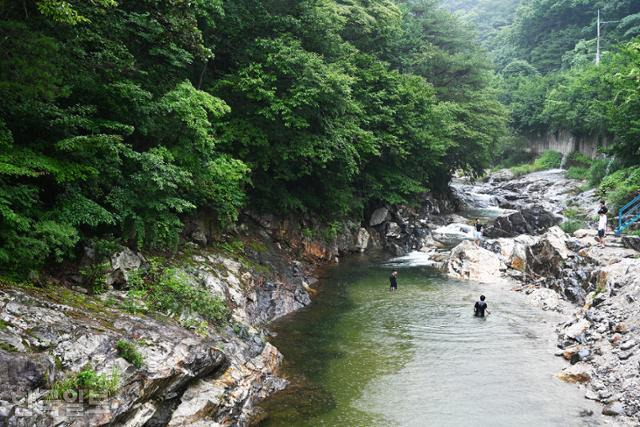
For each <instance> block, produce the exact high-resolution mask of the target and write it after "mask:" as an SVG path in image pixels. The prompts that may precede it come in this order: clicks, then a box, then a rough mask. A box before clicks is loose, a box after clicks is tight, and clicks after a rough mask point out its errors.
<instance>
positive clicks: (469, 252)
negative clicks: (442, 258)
mask: <svg viewBox="0 0 640 427" xmlns="http://www.w3.org/2000/svg"><path fill="white" fill-rule="evenodd" d="M501 269H502V262H501V261H500V258H499V257H498V255H497V254H495V253H493V252H491V251H488V250H486V249H484V248H481V247H480V246H478V245H476V244H475V243H474V242H472V241H469V240H466V241H464V242H462V243H460V244H459V245H458V246H456V247H455V248H453V250H452V251H451V254H450V255H449V259H448V261H447V264H446V271H447V273H448V274H449V275H450V276H452V277H455V278H458V279H469V280H477V281H479V282H495V281H498V280H501V279H500V271H501Z"/></svg>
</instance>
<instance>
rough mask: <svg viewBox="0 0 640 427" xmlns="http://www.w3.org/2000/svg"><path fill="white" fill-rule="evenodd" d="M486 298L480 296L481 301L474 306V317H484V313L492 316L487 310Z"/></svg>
mask: <svg viewBox="0 0 640 427" xmlns="http://www.w3.org/2000/svg"><path fill="white" fill-rule="evenodd" d="M485 299H486V298H485V296H484V295H480V301H476V305H474V306H473V315H474V316H476V317H484V313H485V312H486V313H487V314H491V313H490V312H489V310H487V303H486V302H485V301H484V300H485Z"/></svg>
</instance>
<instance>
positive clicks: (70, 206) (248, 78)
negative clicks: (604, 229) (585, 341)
mask: <svg viewBox="0 0 640 427" xmlns="http://www.w3.org/2000/svg"><path fill="white" fill-rule="evenodd" d="M598 9H600V10H601V13H602V16H603V17H604V19H606V20H607V21H616V22H615V23H612V24H607V25H606V26H604V27H603V34H604V35H603V43H602V50H603V55H602V61H601V63H600V64H599V65H595V64H594V57H595V34H596V28H595V27H596V23H595V22H596V21H595V20H596V16H597V10H598ZM0 35H1V39H0V40H1V41H0V43H1V44H2V50H3V52H5V55H3V56H2V57H0V99H2V103H1V105H0V271H2V272H3V274H19V275H25V274H28V273H32V272H37V271H39V270H40V269H42V268H44V267H47V266H50V265H53V264H56V263H59V262H62V261H64V260H70V259H73V258H74V257H76V256H78V254H79V253H80V251H81V250H82V248H83V247H86V246H91V247H94V248H96V249H98V248H101V247H109V245H113V244H119V243H122V244H126V245H128V246H130V247H132V248H136V249H147V250H157V251H172V250H175V248H176V247H177V245H178V243H179V238H180V233H181V231H182V228H183V224H184V220H185V218H186V217H187V216H188V215H191V214H194V213H195V212H198V211H207V212H211V214H212V215H214V216H215V217H216V219H217V222H218V223H219V226H220V228H221V229H224V228H225V227H228V226H230V225H232V224H234V222H235V221H237V219H238V215H239V213H240V212H241V211H243V210H245V209H250V210H254V211H258V212H273V213H278V214H300V215H313V216H315V217H318V218H322V219H325V220H327V221H329V220H335V219H343V218H356V219H358V220H359V219H360V218H362V217H363V215H364V213H365V212H367V211H368V210H370V209H371V208H372V207H376V206H379V205H381V204H403V203H407V204H410V203H412V202H413V201H414V200H415V198H416V195H418V194H421V193H423V192H425V191H435V192H438V191H441V192H442V191H446V188H447V185H448V183H449V180H450V178H451V176H452V175H453V174H454V173H455V172H456V171H463V172H465V173H467V174H469V175H472V176H478V175H481V174H482V173H483V171H484V170H486V169H487V168H489V167H491V166H495V165H497V164H500V163H503V165H506V166H509V165H511V164H515V163H516V162H518V161H520V160H522V158H523V157H522V153H524V152H525V148H526V147H525V146H524V145H526V140H527V136H528V135H531V134H537V133H538V134H539V133H542V132H547V131H549V130H554V129H566V130H568V131H571V132H573V133H575V134H577V135H580V134H598V133H602V134H607V135H612V137H613V140H614V143H613V144H612V145H611V146H610V147H607V149H606V150H607V152H606V153H603V154H607V155H608V156H609V158H608V159H603V160H598V161H596V162H592V164H590V165H585V166H584V167H583V169H584V171H583V172H584V175H585V176H593V179H591V181H593V185H599V184H600V181H602V179H603V178H604V175H605V174H606V173H610V174H611V176H613V178H605V181H604V182H605V183H606V182H608V183H609V185H610V189H611V190H612V191H618V189H619V188H623V190H621V191H622V193H624V194H622V193H621V194H619V195H618V198H619V199H620V200H622V199H624V197H627V196H628V195H629V194H630V193H631V192H632V191H633V190H635V189H637V188H638V186H640V168H639V167H638V165H639V164H640V97H639V93H640V39H638V38H637V36H639V35H640V2H637V1H634V0H614V1H605V0H533V1H521V0H466V1H465V0H449V1H439V0H403V1H400V0H233V1H225V0H191V1H186V0H130V1H126V2H125V1H117V0H92V1H80V0H22V1H13V2H3V3H2V6H1V8H0ZM612 156H615V157H614V158H615V162H614V163H615V164H614V167H613V168H610V167H608V166H610V165H609V163H611V161H610V159H611V158H613V157H612ZM603 162H605V163H607V165H606V166H604V163H603ZM587 166H588V167H587ZM607 169H608V170H607Z"/></svg>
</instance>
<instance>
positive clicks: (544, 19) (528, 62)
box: [446, 0, 640, 207]
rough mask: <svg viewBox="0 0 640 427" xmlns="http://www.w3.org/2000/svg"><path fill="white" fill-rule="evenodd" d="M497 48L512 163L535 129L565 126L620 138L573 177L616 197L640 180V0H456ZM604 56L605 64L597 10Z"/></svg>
mask: <svg viewBox="0 0 640 427" xmlns="http://www.w3.org/2000/svg"><path fill="white" fill-rule="evenodd" d="M446 4H447V6H448V7H449V9H450V10H451V11H453V12H454V13H455V14H457V15H458V16H460V18H461V19H462V20H463V21H464V22H467V23H468V24H469V25H470V26H472V27H475V28H476V30H477V31H478V38H477V41H478V43H479V44H482V45H483V46H484V47H485V48H486V49H487V50H489V51H490V57H491V59H492V61H493V64H494V67H495V70H496V72H497V73H498V75H499V81H500V83H499V85H500V87H501V96H500V100H501V101H502V103H503V104H504V105H505V107H506V108H507V109H508V111H509V115H510V119H509V128H510V132H511V136H510V137H509V138H506V139H505V140H504V141H505V142H506V144H505V145H504V146H503V148H504V151H503V156H502V157H503V159H502V161H503V164H504V165H507V166H508V165H510V164H511V163H512V162H514V161H518V160H522V159H523V157H522V152H523V151H524V150H526V148H527V143H528V141H530V140H531V137H532V136H533V137H535V136H540V135H544V134H545V133H550V132H555V131H558V130H564V131H568V132H570V133H571V134H573V135H574V136H576V137H578V138H580V137H585V136H592V137H600V139H601V140H611V141H612V143H611V144H609V145H608V146H607V147H601V148H600V151H601V153H602V155H603V156H604V155H606V156H607V157H606V158H605V157H603V156H602V157H600V158H599V159H596V160H595V161H593V162H591V161H590V162H585V161H584V160H583V161H582V163H581V164H580V165H579V166H578V167H576V168H575V170H574V171H573V176H574V177H578V178H588V179H589V181H590V184H591V185H599V184H600V183H601V182H602V180H603V178H604V177H605V175H606V174H607V173H609V174H610V175H611V176H610V177H609V178H607V179H605V181H604V182H603V185H602V187H601V189H600V190H601V194H602V195H603V196H606V197H607V198H609V200H610V201H611V202H612V203H613V204H614V205H616V206H618V207H619V206H620V205H621V204H624V203H626V202H627V201H629V199H630V198H632V197H633V196H634V195H636V194H637V193H638V189H639V188H640V169H639V168H638V166H639V165H640V77H639V76H640V2H637V1H633V0H612V1H609V0H608V1H598V0H534V1H519V0H468V1H461V0H460V1H459V0H450V1H447V2H446ZM598 11H600V15H601V21H602V22H601V28H600V29H601V39H600V45H601V61H600V63H599V64H596V63H595V62H596V61H595V59H596V45H597V17H598Z"/></svg>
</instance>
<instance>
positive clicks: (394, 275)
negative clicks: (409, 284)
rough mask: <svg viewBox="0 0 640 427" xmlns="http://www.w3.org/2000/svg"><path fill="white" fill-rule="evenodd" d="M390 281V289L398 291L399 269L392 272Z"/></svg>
mask: <svg viewBox="0 0 640 427" xmlns="http://www.w3.org/2000/svg"><path fill="white" fill-rule="evenodd" d="M389 282H390V283H391V287H390V288H389V290H391V292H393V291H397V290H398V272H397V271H394V272H393V273H391V276H389Z"/></svg>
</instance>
